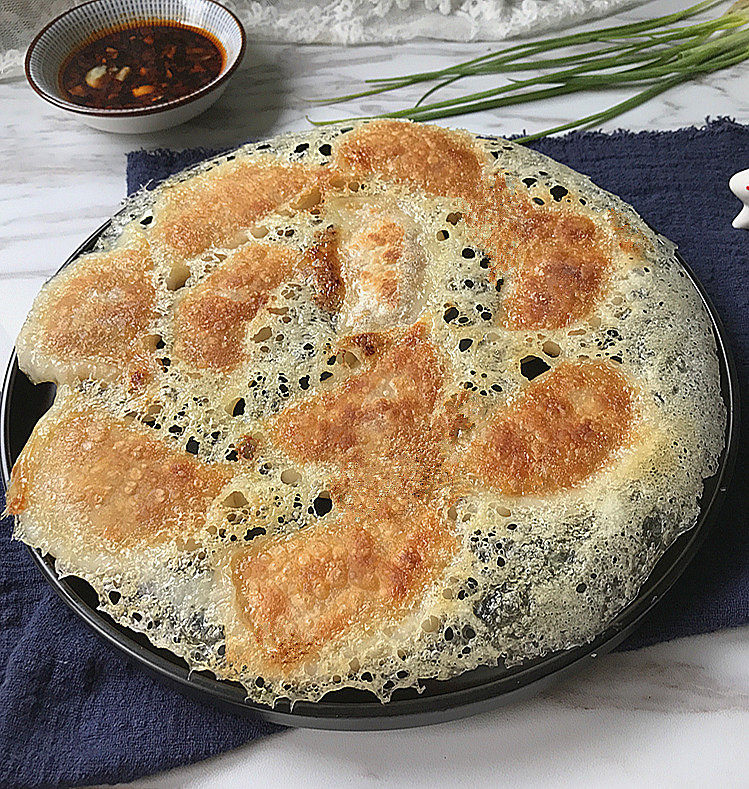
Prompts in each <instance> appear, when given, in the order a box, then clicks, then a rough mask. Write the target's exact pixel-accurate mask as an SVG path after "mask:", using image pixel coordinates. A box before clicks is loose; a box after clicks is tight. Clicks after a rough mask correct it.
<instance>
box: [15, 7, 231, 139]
mask: <svg viewBox="0 0 749 789" xmlns="http://www.w3.org/2000/svg"><path fill="white" fill-rule="evenodd" d="M147 22H151V23H153V22H167V23H170V24H174V25H177V26H186V27H193V28H198V29H199V30H202V31H205V32H206V33H207V34H208V35H209V37H210V38H213V39H214V40H215V41H217V42H218V43H219V44H221V46H222V48H223V50H224V58H223V61H224V62H223V66H222V68H221V71H220V72H219V74H218V76H216V78H215V79H214V80H212V81H211V82H209V83H208V84H207V85H205V86H204V87H202V88H200V89H199V90H196V91H193V92H192V93H188V94H187V95H185V96H181V97H180V98H177V99H173V100H171V101H166V102H163V103H159V104H156V105H154V106H150V107H138V108H134V109H99V108H96V107H83V106H81V105H80V104H75V103H73V102H72V101H69V100H68V99H66V98H65V96H64V95H63V92H62V90H61V88H60V83H59V79H60V69H61V68H62V66H63V64H64V63H65V61H66V60H67V58H68V57H69V56H70V55H71V54H72V53H73V52H75V51H76V50H77V49H79V48H80V47H81V46H83V45H84V44H86V43H88V41H90V40H91V39H93V38H96V37H98V35H99V34H101V33H102V32H106V31H109V30H116V29H121V28H123V27H129V26H131V25H133V24H140V23H147ZM245 45H246V37H245V32H244V29H243V27H242V23H241V22H240V21H239V20H238V19H237V17H236V16H234V14H232V12H231V11H229V9H227V8H225V7H224V6H222V5H221V4H220V3H217V2H215V0H91V2H88V3H83V5H79V6H76V7H75V8H71V9H70V10H69V11H66V12H65V13H64V14H61V15H60V16H58V17H57V18H56V19H53V20H52V21H51V22H50V23H49V24H48V25H47V26H46V27H45V28H44V29H43V30H42V31H41V32H40V33H39V34H38V35H37V36H36V38H35V39H34V40H33V41H32V42H31V45H30V46H29V49H28V52H27V53H26V61H25V70H26V79H27V80H28V81H29V84H30V85H31V87H32V88H33V89H34V90H35V91H36V92H37V93H38V94H39V95H40V96H41V97H42V98H43V99H45V101H48V102H50V103H51V104H54V105H55V106H56V107H59V108H60V109H61V110H63V111H65V112H69V113H71V114H74V115H77V116H78V117H79V118H80V119H81V120H82V121H83V122H84V123H87V124H88V125H89V126H93V127H94V128H95V129H101V130H103V131H108V132H120V133H124V134H144V133H147V132H154V131H160V130H161V129H168V128H169V127H171V126H177V125H178V124H180V123H184V122H185V121H187V120H190V118H194V117H195V116H196V115H199V114H200V113H201V112H203V111H204V110H206V109H208V107H210V106H211V104H213V103H214V102H215V101H216V100H217V99H218V98H219V97H220V96H221V94H222V93H223V92H224V90H225V88H226V86H227V84H228V82H229V79H230V78H231V76H232V74H234V72H235V71H236V69H237V67H238V66H239V64H240V63H241V61H242V56H243V55H244V50H245Z"/></svg>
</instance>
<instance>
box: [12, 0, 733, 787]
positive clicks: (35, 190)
mask: <svg viewBox="0 0 749 789" xmlns="http://www.w3.org/2000/svg"><path fill="white" fill-rule="evenodd" d="M686 4H687V3H686V2H679V0H656V1H655V2H651V3H645V4H644V5H641V6H638V7H637V8H635V9H633V10H631V11H628V12H624V13H622V14H620V15H618V16H617V17H615V19H616V20H617V21H631V20H634V19H639V18H643V17H645V16H652V15H655V14H657V13H665V12H668V11H670V10H674V9H676V8H678V7H681V6H684V5H686ZM727 5H728V3H726V4H725V6H726V7H727ZM720 8H721V9H722V8H723V6H721V7H720ZM719 10H720V9H719ZM488 49H489V48H488V46H487V45H486V44H468V45H466V44H447V43H436V42H430V43H424V42H414V43H409V44H404V45H397V46H391V47H378V46H366V47H356V48H351V49H345V48H342V47H314V46H308V47H292V46H283V45H272V46H271V45H256V44H252V43H251V44H250V46H249V48H248V53H247V57H246V60H245V63H244V66H243V68H242V70H241V71H239V73H238V74H237V76H236V78H235V79H234V81H233V82H232V83H231V85H230V86H229V88H228V89H227V91H226V93H225V95H224V97H223V98H222V99H221V100H220V102H219V103H218V104H216V105H215V107H214V108H213V109H212V110H210V111H209V112H208V113H206V114H204V115H203V116H201V117H199V118H197V119H196V120H194V121H192V122H190V123H189V124H187V125H185V126H183V127H180V128H178V129H174V130H171V131H166V132H162V133H159V134H154V135H149V136H147V137H140V138H137V137H122V136H110V135H107V134H104V133H102V132H95V131H93V130H91V129H88V128H87V127H85V126H82V125H80V124H79V123H78V122H77V121H75V120H74V119H71V118H68V117H63V116H61V115H60V114H58V111H57V110H55V109H54V108H52V107H51V106H50V105H47V104H45V103H44V102H42V101H41V100H40V99H38V98H37V97H36V96H35V95H34V94H33V93H32V91H31V90H30V88H28V87H27V85H26V84H25V82H24V81H22V80H19V79H16V80H11V81H6V82H0V299H1V303H2V309H1V310H0V355H2V357H6V356H7V354H8V353H9V351H10V348H11V346H12V342H13V338H14V337H15V335H16V333H17V331H18V329H19V327H20V325H21V322H22V320H23V318H24V316H25V314H26V312H27V310H28V309H29V307H30V305H31V302H32V299H33V297H34V295H35V294H36V292H37V291H38V289H39V287H40V286H41V284H42V283H43V282H44V280H45V279H46V278H47V277H49V276H50V275H51V274H52V273H53V272H54V271H55V270H56V269H57V268H58V267H59V265H60V264H61V263H62V262H63V260H64V259H65V258H66V257H67V256H68V255H69V253H70V252H71V251H72V250H73V249H75V247H76V246H77V245H78V244H79V243H80V242H81V241H82V240H83V239H84V238H85V237H86V236H88V235H89V234H90V233H91V232H92V231H93V230H94V229H95V228H96V227H97V226H98V225H99V224H100V223H101V222H102V221H104V219H106V218H107V217H108V216H110V215H111V214H112V213H113V212H114V211H115V210H116V209H117V206H118V204H119V201H120V200H121V198H122V197H123V195H124V192H125V153H126V152H127V151H129V150H133V149H135V148H139V147H146V148H155V147H162V146H167V147H173V148H179V147H187V146H194V145H208V146H226V145H230V144H232V143H239V142H241V141H244V140H247V139H250V138H259V137H264V136H270V135H273V134H277V133H279V132H283V131H289V130H299V129H304V128H307V121H306V120H305V115H306V114H308V113H309V114H311V115H312V116H313V117H315V118H324V117H333V116H334V115H335V116H338V115H340V114H371V113H373V112H377V111H381V110H383V109H385V108H393V109H394V108H398V107H402V106H404V105H405V103H406V101H407V100H408V99H411V100H413V99H414V98H416V96H417V95H418V94H415V93H411V94H408V93H404V94H400V93H390V94H385V95H383V96H380V97H374V98H370V99H367V100H363V101H360V102H356V103H353V102H352V103H350V104H347V105H340V106H338V107H331V108H311V107H310V105H309V104H307V103H306V102H305V99H307V98H310V97H321V96H327V95H331V94H337V93H339V94H340V93H345V92H349V91H351V90H353V89H355V88H357V87H358V86H359V85H360V84H361V80H362V79H363V78H365V77H367V76H371V75H374V74H378V75H380V74H398V73H403V72H407V71H414V70H417V69H427V68H435V67H439V66H440V65H446V64H448V63H452V62H454V61H455V60H456V59H459V58H460V59H464V58H469V57H472V56H475V55H478V54H483V53H485V52H487V51H488ZM476 89H479V88H478V86H477V87H476ZM453 90H455V89H453ZM623 97H624V94H623V93H621V92H619V91H607V92H606V93H600V94H591V95H587V96H584V95H583V96H576V97H572V98H564V99H559V100H553V101H548V102H544V103H541V104H534V105H527V106H524V107H520V108H509V109H507V110H499V111H492V112H483V113H479V114H475V115H473V116H469V117H464V118H457V119H454V120H453V125H464V126H466V127H468V128H470V129H471V130H473V131H476V132H485V133H494V134H512V133H517V132H521V131H523V130H527V131H536V130H540V129H543V128H547V127H549V126H552V125H556V124H558V123H561V122H564V121H567V120H570V119H572V118H574V117H579V116H581V115H586V114H588V113H590V112H592V111H594V110H596V109H599V108H602V107H604V106H608V105H609V104H613V103H615V102H616V101H619V100H621V99H622V98H623ZM718 115H730V116H733V117H735V118H736V119H737V120H739V121H743V122H749V63H745V64H742V65H741V66H738V67H735V68H733V69H732V70H730V71H727V72H719V73H717V74H714V75H711V76H709V77H706V78H703V79H699V80H696V81H695V82H694V83H690V84H688V85H684V86H682V87H679V88H676V89H674V90H672V91H670V92H668V93H666V94H664V95H663V96H662V97H660V98H659V99H657V100H655V101H653V102H651V103H649V104H646V105H645V106H643V107H640V108H638V109H636V110H633V111H631V112H629V113H627V114H626V115H623V116H621V117H620V118H618V119H616V120H615V121H613V122H611V123H609V124H608V125H607V126H606V127H605V128H608V129H613V128H619V127H626V128H630V129H635V130H637V129H656V128H657V129H672V128H678V127H680V126H686V125H692V124H700V123H701V122H702V121H703V120H704V119H705V117H706V116H718ZM747 776H749V628H745V629H743V630H738V631H732V632H726V633H719V634H713V635H709V636H701V637H696V638H689V639H683V640H681V641H677V642H673V643H671V644H664V645H659V646H656V647H652V648H650V649H646V650H641V651H638V652H633V653H626V654H616V655H612V656H608V657H604V658H602V659H601V661H600V664H599V666H598V669H597V670H594V671H590V672H588V673H587V674H586V675H584V676H580V677H578V678H576V679H574V680H572V681H570V682H568V683H566V684H565V685H564V686H562V687H559V688H557V689H555V690H552V691H550V692H548V693H546V694H545V695H543V696H540V697H538V698H536V699H534V700H530V701H526V702H523V703H519V704H515V705H513V706H511V707H506V708H504V709H502V710H499V711H497V712H495V713H492V714H486V715H481V716H477V717H475V718H472V719H470V720H466V721H461V722H456V723H454V724H446V725H442V726H438V727H430V728H427V729H422V730H409V731H402V732H390V733H381V734H340V733H325V732H310V731H293V732H288V733H285V734H282V735H278V736H274V737H270V738H267V739H265V740H263V741H260V742H257V743H253V744H250V745H248V746H246V747H245V748H242V749H240V750H238V751H236V752H234V753H231V754H226V755H224V756H222V757H219V758H217V759H214V760H211V761H210V762H207V763H203V764H202V765H197V766H193V767H190V768H185V769H182V770H176V771H173V772H172V773H170V774H168V775H162V776H158V777H155V778H152V779H146V780H143V781H140V782H139V783H138V784H137V786H141V787H155V786H158V787H178V786H179V787H182V786H188V787H205V786H244V785H266V784H286V785H289V786H306V787H313V786H330V785H344V784H351V783H354V784H356V785H362V786H371V785H375V784H376V785H405V784H407V785H413V786H432V785H445V786H447V785H450V786H452V785H466V786H467V785H511V786H514V785H531V786H533V785H542V784H543V785H544V786H549V785H573V784H574V785H576V786H580V785H583V786H585V785H599V784H601V785H607V786H608V785H611V786H617V785H638V784H640V785H659V786H676V785H679V786H708V785H709V786H740V785H743V786H747V785H749V778H747Z"/></svg>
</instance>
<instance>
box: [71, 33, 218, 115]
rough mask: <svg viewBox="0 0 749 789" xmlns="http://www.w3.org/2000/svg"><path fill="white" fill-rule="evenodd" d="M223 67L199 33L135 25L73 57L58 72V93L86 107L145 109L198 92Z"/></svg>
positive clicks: (214, 45)
mask: <svg viewBox="0 0 749 789" xmlns="http://www.w3.org/2000/svg"><path fill="white" fill-rule="evenodd" d="M223 64H224V54H223V51H222V49H221V47H220V45H219V44H217V43H216V42H214V41H213V40H212V39H211V38H209V37H208V34H207V33H205V32H204V31H201V30H198V29H196V28H193V27H187V26H184V27H181V26H180V27H176V26H173V25H169V24H164V23H159V22H154V23H149V24H143V23H140V24H138V25H133V26H131V27H126V28H124V29H121V30H116V31H113V32H109V33H103V34H102V35H101V36H99V37H98V38H96V39H94V40H93V41H89V42H88V43H86V44H84V45H83V46H82V47H81V48H80V49H78V50H76V51H75V52H73V53H72V54H71V55H70V56H69V57H68V59H67V60H66V61H65V63H64V64H63V66H62V68H61V69H60V88H61V89H62V91H63V95H64V96H65V97H66V98H67V99H69V100H70V101H72V102H75V103H76V104H81V105H83V106H85V107H96V108H99V109H133V108H139V107H150V106H152V105H154V104H159V103H163V102H167V101H172V100H173V99H178V98H181V97H182V96H186V95H187V94H188V93H192V92H193V91H196V90H199V89H200V88H202V87H204V86H205V85H207V84H208V83H209V82H211V81H212V80H214V79H215V78H216V77H217V76H218V75H219V74H220V73H221V69H222V67H223Z"/></svg>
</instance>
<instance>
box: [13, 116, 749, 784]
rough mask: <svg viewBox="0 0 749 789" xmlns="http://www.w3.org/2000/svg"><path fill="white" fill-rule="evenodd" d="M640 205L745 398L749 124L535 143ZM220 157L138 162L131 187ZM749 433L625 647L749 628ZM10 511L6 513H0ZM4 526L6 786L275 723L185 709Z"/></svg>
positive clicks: (189, 747) (173, 761) (74, 775)
mask: <svg viewBox="0 0 749 789" xmlns="http://www.w3.org/2000/svg"><path fill="white" fill-rule="evenodd" d="M534 147H535V148H537V149H538V150H540V151H543V152H544V153H548V154H549V155H551V156H552V157H554V158H555V159H558V160H560V161H562V162H564V163H566V164H568V165H570V166H571V167H574V168H575V169H577V170H580V171H582V172H584V173H588V174H589V175H590V176H591V177H592V178H593V180H594V181H595V182H596V183H598V184H600V185H601V186H602V187H604V188H606V189H608V190H610V191H612V192H615V193H617V194H619V195H621V196H622V197H623V198H624V199H625V200H627V201H628V202H630V203H632V204H633V205H634V206H635V208H636V209H637V210H638V211H639V212H640V214H642V216H643V217H644V218H645V219H646V220H647V221H648V222H650V223H651V224H652V225H653V226H654V227H656V228H658V229H659V230H660V232H662V233H663V234H664V235H666V236H668V237H669V238H671V239H673V240H674V241H676V242H677V243H678V244H679V247H680V249H681V251H682V254H683V255H684V257H685V258H686V260H687V261H688V262H689V263H690V264H691V265H692V266H693V268H694V270H695V271H696V273H697V275H698V276H699V277H700V279H701V280H702V282H703V283H704V285H705V287H706V289H707V291H708V293H709V294H710V296H711V298H712V300H713V301H714V303H715V305H716V307H717V308H718V311H719V313H720V314H721V316H722V317H723V320H724V321H725V324H726V329H727V333H728V336H729V338H730V340H731V341H732V345H733V348H734V351H735V354H736V358H737V362H738V366H739V374H740V377H741V382H742V387H743V388H744V391H746V384H747V369H748V362H747V360H748V359H749V322H747V313H746V307H747V293H749V282H748V281H747V278H748V274H749V261H747V256H748V255H747V253H748V252H749V233H746V232H742V231H738V230H733V229H732V228H731V219H732V217H733V216H734V215H735V213H737V212H738V209H739V204H738V202H737V201H736V200H735V198H733V197H732V195H731V194H730V192H729V191H728V189H727V185H726V184H727V181H728V179H729V177H730V176H731V175H732V174H733V173H734V172H736V171H737V170H741V169H744V168H749V126H743V125H740V124H737V123H734V122H732V121H729V120H720V121H717V122H714V123H710V124H708V125H707V126H706V127H704V128H701V129H686V130H682V131H678V132H663V133H641V134H628V133H619V134H614V135H604V134H597V133H575V134H571V135H568V136H566V137H562V138H556V139H550V140H544V141H541V142H538V143H536V144H535V145H534ZM211 153H213V152H212V151H207V150H199V151H185V152H182V153H174V152H170V151H156V152H143V151H138V152H135V153H132V154H130V155H129V156H128V189H129V191H131V192H132V191H134V190H135V189H137V188H139V187H140V186H141V185H142V184H144V183H147V182H152V183H157V182H158V181H159V180H161V179H163V178H164V177H166V176H167V175H169V174H171V173H173V172H175V171H176V170H179V169H181V168H183V167H185V166H187V165H189V164H192V163H194V162H196V161H198V160H200V159H202V158H204V157H205V156H208V155H210V154H211ZM747 465H749V430H746V428H745V429H744V435H743V437H742V441H741V454H740V456H739V459H738V464H737V475H736V477H735V478H734V481H733V484H732V485H731V488H730V491H729V498H728V502H727V505H726V506H725V508H724V510H723V514H722V517H721V518H720V521H719V523H718V526H717V527H716V528H715V529H714V530H713V532H712V533H711V535H710V536H709V537H708V540H707V541H706V543H705V544H704V546H703V547H702V548H701V550H700V552H699V554H698V556H697V558H696V559H695V561H694V562H693V563H692V565H691V566H690V567H689V568H688V569H687V571H686V572H685V573H684V575H683V576H682V577H681V578H680V579H679V581H678V582H677V584H676V585H675V586H674V588H673V590H672V591H671V593H669V594H668V595H667V596H666V597H665V598H664V599H663V600H662V601H661V603H660V604H659V605H658V607H657V608H656V609H655V610H654V611H653V612H652V613H651V614H650V615H649V617H648V619H647V621H646V622H645V623H644V624H643V625H642V627H641V628H640V630H639V631H638V632H637V633H636V634H635V635H634V636H632V637H631V638H630V639H629V640H628V641H627V642H626V644H625V647H624V648H635V647H638V646H642V645H644V644H650V643H654V642H656V641H663V640H666V639H670V638H675V637H677V636H683V635H688V634H693V633H701V632H707V631H711V630H716V629H718V628H723V627H730V626H737V625H741V624H745V623H747V621H749V528H748V527H749V519H748V517H747V507H746V504H747V501H746V498H747V493H746V491H747V484H746V483H747V479H746V476H745V474H746V472H745V468H746V467H747ZM3 503H4V502H3ZM10 533H11V524H10V521H9V520H8V519H6V520H5V521H3V522H2V527H1V530H0V541H1V542H2V550H0V670H1V671H2V683H1V684H0V785H2V786H29V787H32V786H33V787H36V786H55V785H80V784H100V783H113V782H116V781H128V780H132V779H134V778H136V777H138V776H141V775H147V774H149V773H153V772H156V771H159V770H164V769H167V768H170V767H173V766H176V765H180V764H187V763H190V762H194V761H198V760H200V759H203V758H206V757H208V756H212V755H214V754H217V753H220V752H221V751H225V750H228V749H230V748H234V747H236V746H238V745H240V744H241V743H245V742H247V741H249V740H252V739H254V738H256V737H260V736H262V735H265V734H268V733H270V732H272V731H276V730H277V728H276V727H272V726H269V725H266V724H262V723H259V722H256V721H252V720H248V719H246V718H241V717H238V716H235V715H231V714H228V713H226V712H221V711H218V710H215V709H213V708H211V707H210V706H207V705H204V704H200V703H197V702H195V701H191V700H188V699H187V698H185V697H184V696H182V695H181V694H180V693H179V692H178V691H176V690H173V689H172V688H170V687H167V686H166V685H163V684H162V683H161V682H159V681H157V680H155V679H153V678H152V677H151V676H150V675H148V674H146V673H145V672H143V671H142V670H141V669H139V668H138V667H136V666H133V665H131V664H130V663H128V662H127V661H126V660H125V659H124V658H123V657H121V656H120V655H119V653H118V652H116V651H115V650H114V649H113V648H111V647H109V646H108V645H106V644H105V643H103V642H102V641H101V640H100V639H99V638H98V637H97V636H95V635H94V634H93V633H91V632H90V631H89V630H88V628H87V627H86V626H85V625H84V624H83V623H82V622H80V621H78V619H77V618H76V617H75V616H74V615H73V614H72V613H71V612H69V611H68V609H67V608H66V607H65V605H64V604H63V603H62V602H61V601H59V600H58V599H57V597H56V596H55V594H54V593H53V592H52V590H51V589H50V587H48V585H47V584H46V582H45V581H44V579H43V577H42V575H41V574H40V573H39V571H38V570H37V569H36V567H35V566H34V565H33V564H32V562H31V559H30V558H29V556H28V555H27V552H26V549H25V548H24V546H22V545H21V544H19V543H17V542H13V541H11V540H10Z"/></svg>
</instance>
